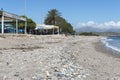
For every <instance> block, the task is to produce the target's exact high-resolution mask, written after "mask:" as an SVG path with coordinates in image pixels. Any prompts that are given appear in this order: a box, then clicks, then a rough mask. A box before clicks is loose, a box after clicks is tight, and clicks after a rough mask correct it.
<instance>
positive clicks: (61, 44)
mask: <svg viewBox="0 0 120 80" xmlns="http://www.w3.org/2000/svg"><path fill="white" fill-rule="evenodd" d="M100 39H101V37H93V36H90V37H88V36H76V37H73V36H68V37H65V36H63V35H51V36H50V35H44V36H42V35H4V36H3V35H0V80H120V57H119V56H118V57H115V56H113V55H111V52H110V51H108V50H106V49H105V48H104V47H103V44H102V43H101V42H100Z"/></svg>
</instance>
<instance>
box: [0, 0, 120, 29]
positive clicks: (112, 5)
mask: <svg viewBox="0 0 120 80" xmlns="http://www.w3.org/2000/svg"><path fill="white" fill-rule="evenodd" d="M0 8H3V10H4V11H7V12H10V13H14V14H18V15H24V13H25V12H24V8H25V0H2V1H1V2H0ZM51 9H57V10H58V11H59V12H60V13H61V16H62V17H63V18H65V19H66V20H67V21H68V22H69V23H71V24H72V25H73V26H74V28H81V27H82V28H83V27H86V26H87V27H88V26H90V27H97V28H101V27H102V28H110V27H111V26H112V27H114V28H120V0H26V15H27V16H28V17H29V18H31V19H33V20H34V21H35V22H36V23H43V22H44V19H45V17H46V15H47V13H48V11H49V10H51ZM106 24H107V26H106ZM116 26H117V27H116Z"/></svg>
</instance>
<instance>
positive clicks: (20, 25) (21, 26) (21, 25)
mask: <svg viewBox="0 0 120 80" xmlns="http://www.w3.org/2000/svg"><path fill="white" fill-rule="evenodd" d="M22 17H24V18H25V16H22ZM26 19H27V33H29V32H30V31H32V30H34V29H35V27H36V23H35V22H34V21H33V20H32V19H30V18H28V17H26ZM13 25H16V22H15V21H13ZM18 28H19V29H23V30H24V28H25V22H23V21H18Z"/></svg>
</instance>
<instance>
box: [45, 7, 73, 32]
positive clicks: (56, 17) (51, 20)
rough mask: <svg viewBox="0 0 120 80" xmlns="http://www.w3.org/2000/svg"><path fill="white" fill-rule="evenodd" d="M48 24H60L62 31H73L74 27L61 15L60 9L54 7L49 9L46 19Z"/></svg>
mask: <svg viewBox="0 0 120 80" xmlns="http://www.w3.org/2000/svg"><path fill="white" fill-rule="evenodd" d="M44 23H45V24H47V25H56V26H59V28H60V32H62V33H72V32H73V27H72V25H71V24H70V23H68V22H67V21H66V20H65V19H64V18H63V17H61V14H60V12H59V11H58V10H56V9H52V10H50V11H48V14H47V17H46V18H45V21H44Z"/></svg>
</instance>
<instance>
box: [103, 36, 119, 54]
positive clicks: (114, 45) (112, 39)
mask: <svg viewBox="0 0 120 80" xmlns="http://www.w3.org/2000/svg"><path fill="white" fill-rule="evenodd" d="M102 42H103V43H104V44H105V46H106V47H107V48H109V49H112V50H114V51H116V52H118V53H119V54H120V36H108V37H106V38H102Z"/></svg>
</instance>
